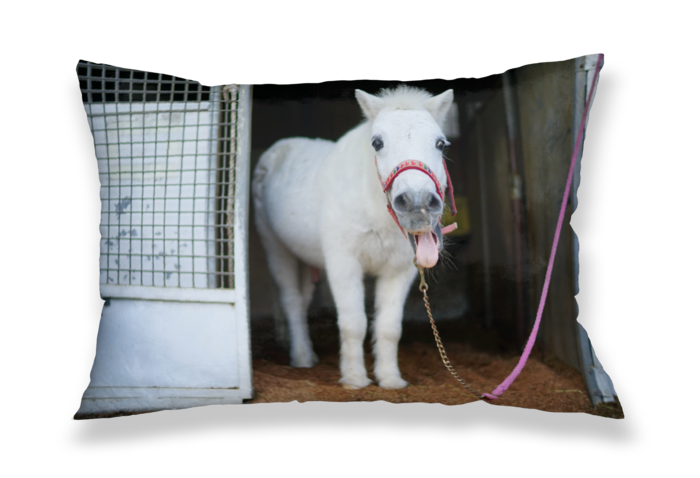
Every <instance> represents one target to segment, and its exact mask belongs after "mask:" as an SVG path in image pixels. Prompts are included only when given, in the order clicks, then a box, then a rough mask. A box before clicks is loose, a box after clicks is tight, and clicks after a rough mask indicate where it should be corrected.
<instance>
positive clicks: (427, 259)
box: [416, 232, 439, 269]
mask: <svg viewBox="0 0 700 478" xmlns="http://www.w3.org/2000/svg"><path fill="white" fill-rule="evenodd" d="M438 256H439V254H438V247H437V241H436V240H435V236H434V235H433V233H432V232H428V233H426V234H416V261H417V262H418V264H419V265H420V266H421V267H424V268H426V269H429V268H431V267H433V266H434V265H435V264H437V261H438Z"/></svg>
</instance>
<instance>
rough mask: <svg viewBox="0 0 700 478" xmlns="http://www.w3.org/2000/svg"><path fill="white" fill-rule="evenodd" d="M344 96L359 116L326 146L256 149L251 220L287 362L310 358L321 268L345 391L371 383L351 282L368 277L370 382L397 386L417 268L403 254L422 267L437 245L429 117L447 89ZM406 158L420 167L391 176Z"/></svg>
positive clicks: (440, 143)
mask: <svg viewBox="0 0 700 478" xmlns="http://www.w3.org/2000/svg"><path fill="white" fill-rule="evenodd" d="M355 97H356V98H357V101H358V102H359V104H360V107H361V108H362V111H363V112H364V115H365V116H366V118H367V121H365V122H363V123H361V124H360V125H359V126H357V127H355V128H354V129H352V130H351V131H349V132H348V133H346V134H345V135H344V136H343V137H342V138H340V140H338V142H337V143H334V142H332V141H326V140H322V139H308V138H287V139H283V140H280V141H278V142H276V143H275V144H274V145H273V146H271V147H270V149H268V150H267V151H266V152H265V153H264V154H263V155H262V156H261V158H260V162H259V163H258V165H257V167H256V168H255V171H254V173H253V186H252V189H253V197H254V203H255V220H256V225H257V228H258V231H259V232H260V236H261V238H262V242H263V245H264V247H265V251H266V253H267V259H268V265H269V267H270V271H271V273H272V276H273V277H274V280H275V282H276V284H277V286H278V289H279V291H280V295H281V297H280V298H281V304H282V309H283V311H284V314H285V316H286V318H287V320H288V322H289V331H290V339H291V350H290V355H291V365H292V366H294V367H312V366H314V365H315V364H316V363H317V362H318V357H317V356H316V354H315V353H314V351H313V348H312V345H311V340H310V338H309V333H308V324H307V317H306V314H307V311H308V307H309V303H310V301H311V297H312V294H313V291H314V280H313V275H314V269H318V270H320V269H324V270H325V271H326V273H327V277H328V281H329V284H330V287H331V291H332V293H333V298H334V301H335V304H336V308H337V312H338V326H339V329H340V342H341V346H340V373H341V378H340V383H341V384H342V385H343V387H345V388H350V389H358V388H362V387H366V386H367V385H369V384H370V383H371V380H370V379H369V378H368V377H367V371H366V369H365V363H364V353H363V341H364V339H365V334H366V331H367V317H366V315H365V307H364V304H365V301H364V287H363V282H362V279H363V276H364V275H365V274H367V275H372V276H376V278H377V280H376V314H375V320H374V322H373V332H374V336H373V339H374V354H375V366H374V376H375V379H376V381H377V382H378V384H379V386H381V387H384V388H391V389H397V388H403V387H405V386H406V385H408V383H407V382H406V381H405V380H404V379H403V378H401V372H400V371H399V365H398V356H397V355H398V343H399V339H400V337H401V321H402V318H403V308H404V302H405V300H406V296H407V294H408V291H409V287H410V286H411V283H412V282H413V281H414V280H415V278H416V274H417V271H416V268H415V267H414V264H413V259H414V258H415V259H416V260H417V262H418V263H419V264H421V265H422V266H423V267H433V266H434V265H435V263H436V262H437V260H438V256H439V251H440V250H441V249H442V233H441V225H440V218H441V215H442V211H443V207H444V203H443V197H444V193H443V191H446V190H447V188H448V186H451V184H449V179H448V175H447V172H446V169H445V167H444V163H443V156H442V154H443V150H444V149H445V148H446V147H447V146H448V144H449V143H448V142H447V139H446V138H445V135H444V134H443V133H442V130H441V124H442V123H443V121H444V119H445V116H446V114H447V111H448V109H449V107H450V105H451V104H452V101H453V92H452V90H448V91H446V92H444V93H442V94H440V95H438V96H434V97H433V96H431V95H430V94H428V93H427V92H425V91H423V90H420V89H417V88H412V87H407V86H400V87H398V88H396V89H395V90H390V91H387V90H384V91H382V93H380V94H379V96H373V95H370V94H368V93H365V92H364V91H362V90H355ZM406 160H417V162H421V163H422V165H421V168H425V166H427V168H428V171H430V170H432V173H430V174H428V172H426V171H425V170H423V171H419V170H416V169H419V168H409V169H406V170H401V171H400V172H401V174H395V173H396V170H397V166H398V165H399V164H400V163H402V162H405V161H406ZM414 163H415V162H414ZM392 173H394V175H393V176H392ZM424 173H425V174H424ZM377 174H379V178H380V179H377ZM390 176H391V177H392V182H391V183H389V184H388V186H387V190H386V191H384V187H383V186H384V185H385V184H386V183H388V182H389V179H388V178H389V177H390ZM438 183H439V184H438ZM387 206H390V208H389V212H390V214H388V213H387ZM392 210H393V212H392ZM392 216H393V217H392ZM399 224H400V227H397V225H399ZM404 230H405V232H407V233H408V234H407V235H404Z"/></svg>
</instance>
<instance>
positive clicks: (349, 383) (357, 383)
mask: <svg viewBox="0 0 700 478" xmlns="http://www.w3.org/2000/svg"><path fill="white" fill-rule="evenodd" d="M339 382H340V384H341V385H342V386H343V388H344V389H345V390H359V389H361V388H365V387H366V386H367V385H369V384H370V383H372V381H371V380H370V379H368V378H367V377H356V378H345V377H343V378H341V379H340V381H339Z"/></svg>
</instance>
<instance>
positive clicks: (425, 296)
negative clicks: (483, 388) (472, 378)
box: [413, 258, 482, 399]
mask: <svg viewBox="0 0 700 478" xmlns="http://www.w3.org/2000/svg"><path fill="white" fill-rule="evenodd" d="M413 264H414V265H415V266H416V268H417V269H418V272H419V273H420V287H419V290H420V291H421V292H422V293H423V302H425V310H426V311H427V312H428V318H429V319H430V326H431V327H432V328H433V335H434V336H435V343H436V344H437V348H438V352H440V357H441V358H442V363H443V364H445V368H447V370H448V371H449V372H450V373H451V374H452V376H453V377H454V378H455V379H457V381H458V382H459V383H461V384H462V386H463V387H464V388H466V389H467V390H469V391H470V392H471V393H472V394H473V395H474V396H475V397H477V398H478V399H481V398H482V397H481V395H480V394H479V393H477V392H475V391H474V390H472V389H471V388H470V387H469V385H467V384H466V383H465V382H464V380H462V377H460V376H459V374H457V372H456V371H455V369H454V367H452V364H451V363H450V359H449V358H447V352H445V347H444V346H443V345H442V340H440V334H439V333H438V329H437V326H436V325H435V320H433V313H432V312H431V311H430V302H428V284H427V283H426V282H425V274H424V269H423V268H422V267H421V266H419V265H418V263H417V262H416V259H415V258H414V259H413Z"/></svg>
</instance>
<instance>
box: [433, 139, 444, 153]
mask: <svg viewBox="0 0 700 478" xmlns="http://www.w3.org/2000/svg"><path fill="white" fill-rule="evenodd" d="M435 147H436V148H437V149H439V150H440V151H445V148H446V147H447V143H445V142H444V141H443V140H439V141H438V142H437V144H436V145H435Z"/></svg>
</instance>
